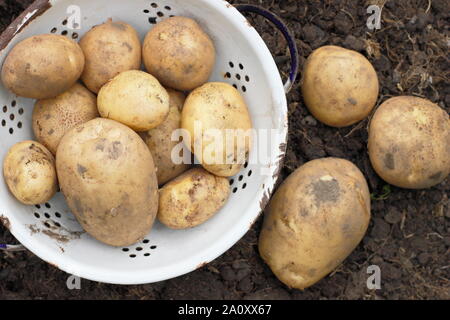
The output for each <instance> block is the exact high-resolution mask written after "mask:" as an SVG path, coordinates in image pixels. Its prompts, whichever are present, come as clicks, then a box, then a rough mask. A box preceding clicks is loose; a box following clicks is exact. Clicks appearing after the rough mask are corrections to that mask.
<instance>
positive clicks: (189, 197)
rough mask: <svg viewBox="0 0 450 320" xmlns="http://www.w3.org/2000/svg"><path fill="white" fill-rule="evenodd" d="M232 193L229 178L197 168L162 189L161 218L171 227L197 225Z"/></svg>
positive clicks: (207, 217) (218, 207) (179, 227)
mask: <svg viewBox="0 0 450 320" xmlns="http://www.w3.org/2000/svg"><path fill="white" fill-rule="evenodd" d="M229 196H230V183H229V182H228V180H227V179H226V178H221V177H217V176H214V175H212V174H211V173H209V172H207V171H206V170H204V169H202V168H194V169H191V170H189V171H186V172H185V173H183V174H182V175H180V176H178V177H177V178H175V179H174V180H172V181H170V182H169V183H167V184H166V185H165V186H164V187H163V188H162V189H161V190H160V192H159V210H158V219H159V221H160V222H161V223H163V224H164V225H166V226H167V227H169V228H171V229H187V228H193V227H196V226H198V225H200V224H202V223H204V222H206V221H207V220H209V219H210V218H211V217H212V216H213V215H214V214H215V213H217V212H218V211H219V210H220V209H221V208H222V207H223V206H224V205H225V203H226V201H227V199H228V197H229Z"/></svg>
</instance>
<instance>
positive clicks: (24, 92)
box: [2, 34, 84, 99]
mask: <svg viewBox="0 0 450 320" xmlns="http://www.w3.org/2000/svg"><path fill="white" fill-rule="evenodd" d="M83 68H84V55H83V51H82V50H81V48H80V46H79V45H78V44H77V43H76V42H74V41H72V40H69V39H67V38H66V37H64V36H60V35H54V34H41V35H37V36H32V37H30V38H27V39H25V40H23V41H21V42H19V43H18V44H17V45H16V46H15V47H14V48H13V49H12V50H11V52H10V53H9V54H8V56H7V57H6V59H5V62H4V63H3V67H2V81H3V84H4V86H5V87H6V88H7V89H9V90H11V91H12V92H13V93H15V94H16V95H18V96H22V97H26V98H32V99H48V98H54V97H56V96H57V95H59V94H61V93H63V92H65V91H67V90H69V89H70V88H71V87H72V86H73V85H74V84H75V82H76V81H77V80H78V78H79V77H80V75H81V73H82V72H83Z"/></svg>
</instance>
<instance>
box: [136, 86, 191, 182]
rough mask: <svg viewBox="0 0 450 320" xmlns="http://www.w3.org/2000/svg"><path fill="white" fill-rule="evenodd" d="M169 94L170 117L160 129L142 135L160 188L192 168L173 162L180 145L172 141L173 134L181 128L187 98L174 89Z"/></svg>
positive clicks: (169, 90)
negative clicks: (175, 150)
mask: <svg viewBox="0 0 450 320" xmlns="http://www.w3.org/2000/svg"><path fill="white" fill-rule="evenodd" d="M167 92H168V94H169V97H170V110H169V116H168V117H167V119H166V120H165V121H164V122H163V123H162V124H160V125H159V126H158V127H156V128H155V129H152V130H149V131H146V132H145V133H143V134H142V138H143V139H144V141H145V143H146V144H147V146H148V148H149V149H150V152H151V153H152V156H153V160H154V161H155V165H156V168H157V171H156V176H157V177H158V184H159V185H160V186H161V185H163V184H165V183H166V182H168V181H170V180H172V179H173V178H175V177H177V176H179V175H180V174H182V173H183V172H184V171H186V170H187V169H189V167H190V165H189V164H184V163H181V164H178V163H174V161H173V160H172V151H173V150H174V148H175V147H176V146H177V145H178V144H180V142H179V141H172V134H173V132H174V131H175V130H178V129H180V127H181V110H182V109H183V104H184V101H185V99H186V97H185V95H184V94H183V93H181V92H178V91H175V90H172V89H167Z"/></svg>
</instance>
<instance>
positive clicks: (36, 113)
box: [32, 83, 99, 155]
mask: <svg viewBox="0 0 450 320" xmlns="http://www.w3.org/2000/svg"><path fill="white" fill-rule="evenodd" d="M97 117H99V114H98V110H97V97H96V96H95V95H94V94H93V93H91V92H90V91H89V90H88V89H86V88H85V87H83V86H82V85H81V84H79V83H76V84H75V85H74V86H73V87H72V88H70V89H69V90H68V91H66V92H64V93H63V94H60V95H59V96H57V97H55V98H51V99H42V100H38V101H36V103H35V105H34V110H33V119H32V124H33V132H34V135H35V136H36V138H37V140H38V141H39V142H40V143H42V144H43V145H44V146H45V147H47V149H48V150H50V152H51V153H53V154H54V155H55V154H56V150H57V148H58V145H59V141H61V139H62V137H63V136H64V135H65V134H66V132H67V131H69V130H70V129H71V128H73V127H75V126H77V125H79V124H82V123H85V122H87V121H89V120H92V119H94V118H97Z"/></svg>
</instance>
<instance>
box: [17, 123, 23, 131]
mask: <svg viewBox="0 0 450 320" xmlns="http://www.w3.org/2000/svg"><path fill="white" fill-rule="evenodd" d="M17 128H19V129H22V122H20V121H19V122H18V123H17Z"/></svg>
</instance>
